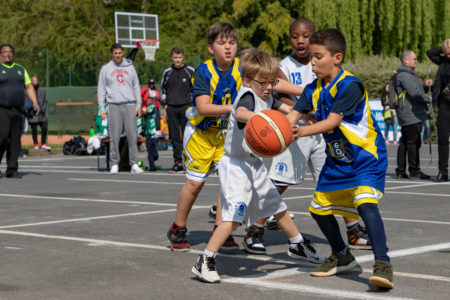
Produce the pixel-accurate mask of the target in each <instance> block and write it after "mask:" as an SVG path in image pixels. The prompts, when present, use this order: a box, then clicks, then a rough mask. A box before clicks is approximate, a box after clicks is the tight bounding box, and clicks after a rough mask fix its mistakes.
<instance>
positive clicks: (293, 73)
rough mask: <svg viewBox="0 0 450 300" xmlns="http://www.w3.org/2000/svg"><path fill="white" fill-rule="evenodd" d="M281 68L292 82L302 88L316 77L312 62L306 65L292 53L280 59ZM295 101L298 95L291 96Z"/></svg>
mask: <svg viewBox="0 0 450 300" xmlns="http://www.w3.org/2000/svg"><path fill="white" fill-rule="evenodd" d="M280 69H281V71H283V73H284V75H285V76H286V78H287V79H288V81H289V82H290V83H293V84H295V85H298V86H300V87H302V88H305V86H306V85H307V84H309V83H311V82H313V81H314V79H316V74H314V73H313V71H312V65H311V63H309V64H307V65H304V64H302V63H301V62H299V61H298V60H296V59H295V58H294V57H293V56H292V55H289V56H287V57H285V58H284V59H283V60H282V61H280ZM291 98H292V100H293V101H295V102H297V97H296V96H292V97H291Z"/></svg>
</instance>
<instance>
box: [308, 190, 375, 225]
mask: <svg viewBox="0 0 450 300" xmlns="http://www.w3.org/2000/svg"><path fill="white" fill-rule="evenodd" d="M381 198H383V193H382V192H380V191H379V190H377V189H376V188H373V187H370V186H358V187H355V188H351V189H346V190H337V191H329V192H319V191H316V192H315V193H314V197H313V200H312V201H311V205H310V206H309V211H310V212H312V213H315V214H317V215H322V216H324V215H331V214H338V215H342V216H344V217H350V218H354V219H358V218H359V214H358V210H357V208H358V206H360V205H361V204H364V203H374V204H378V201H379V200H381Z"/></svg>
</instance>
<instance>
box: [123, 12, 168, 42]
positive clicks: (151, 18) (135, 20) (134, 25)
mask: <svg viewBox="0 0 450 300" xmlns="http://www.w3.org/2000/svg"><path fill="white" fill-rule="evenodd" d="M114 21H115V25H116V43H119V44H121V45H122V47H124V48H136V42H137V41H141V40H159V28H158V15H152V14H138V13H127V12H117V11H116V12H115V13H114Z"/></svg>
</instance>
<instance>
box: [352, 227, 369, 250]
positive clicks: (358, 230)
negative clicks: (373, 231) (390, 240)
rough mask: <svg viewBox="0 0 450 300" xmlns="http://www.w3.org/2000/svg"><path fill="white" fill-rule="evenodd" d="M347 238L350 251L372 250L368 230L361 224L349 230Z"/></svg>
mask: <svg viewBox="0 0 450 300" xmlns="http://www.w3.org/2000/svg"><path fill="white" fill-rule="evenodd" d="M347 237H348V247H349V248H350V249H372V244H371V243H370V240H369V236H368V235H367V231H366V228H364V227H363V226H361V225H360V224H358V225H356V226H353V227H352V228H350V229H347Z"/></svg>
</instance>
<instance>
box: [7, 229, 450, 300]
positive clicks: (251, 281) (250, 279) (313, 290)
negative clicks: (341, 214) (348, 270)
mask: <svg viewBox="0 0 450 300" xmlns="http://www.w3.org/2000/svg"><path fill="white" fill-rule="evenodd" d="M0 233H3V234H10V235H19V236H28V237H36V238H47V239H56V240H67V241H77V242H83V243H95V244H100V245H101V244H104V245H111V246H123V247H135V248H145V249H153V250H163V251H170V249H169V247H167V246H157V245H149V244H138V243H127V242H116V241H109V240H99V239H88V238H79V237H69V236H56V235H48V234H38V233H31V232H20V231H11V230H0ZM448 248H450V243H447V244H438V245H431V246H425V247H417V248H411V249H404V250H397V251H392V252H390V253H389V254H390V256H391V257H400V256H405V255H412V254H418V253H426V252H432V251H437V250H439V249H448ZM190 253H193V254H201V253H203V251H201V250H191V251H190ZM227 256H230V257H236V258H238V257H239V256H234V255H227ZM245 258H246V259H249V257H245ZM356 259H357V261H358V262H361V261H370V260H373V258H372V259H367V258H366V256H363V257H357V258H356ZM292 263H296V262H292ZM301 273H304V272H300V271H299V270H298V267H296V268H291V269H287V270H280V271H274V272H271V273H269V274H268V275H266V276H263V277H261V276H259V277H258V278H260V279H256V278H257V277H255V276H254V275H252V276H247V277H236V278H227V279H224V280H222V281H223V282H229V283H238V284H245V285H254V286H262V287H266V288H273V289H283V290H290V291H301V292H303V293H305V292H306V293H310V294H315V295H326V296H334V297H336V296H338V297H346V298H351V299H385V298H386V295H384V297H383V298H379V297H377V296H375V295H370V294H367V293H357V292H348V291H342V290H332V289H323V288H317V287H312V286H307V285H297V284H295V285H294V284H286V283H277V282H270V281H267V280H268V279H276V278H281V277H286V276H293V275H298V274H301ZM394 275H396V276H405V277H413V278H419V279H430V280H441V279H444V281H447V278H445V277H443V278H442V277H441V276H430V275H426V274H425V275H423V274H412V275H411V273H396V272H394ZM263 279H264V280H263ZM370 297H375V298H370ZM389 298H390V299H400V298H393V297H389Z"/></svg>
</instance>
